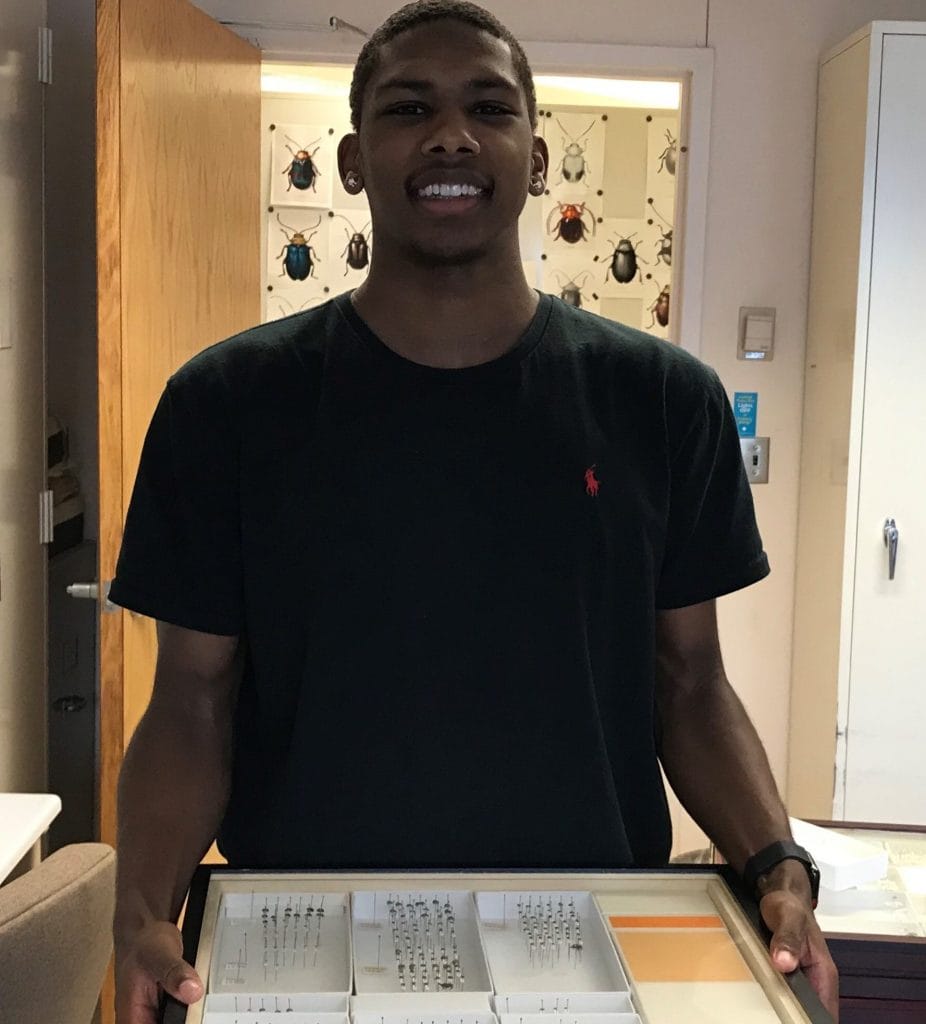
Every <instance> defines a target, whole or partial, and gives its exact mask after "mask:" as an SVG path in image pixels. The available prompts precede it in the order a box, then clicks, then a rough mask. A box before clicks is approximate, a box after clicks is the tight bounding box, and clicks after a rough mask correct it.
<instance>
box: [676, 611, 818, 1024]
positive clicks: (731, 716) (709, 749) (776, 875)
mask: <svg viewBox="0 0 926 1024" xmlns="http://www.w3.org/2000/svg"><path fill="white" fill-rule="evenodd" d="M656 714H657V719H658V723H659V730H660V734H659V740H660V742H659V746H660V759H661V761H662V765H663V768H664V769H665V772H666V776H667V777H668V779H669V782H670V783H671V784H672V788H673V789H674V790H675V792H676V794H677V795H678V797H679V799H680V800H681V802H682V804H683V805H684V806H685V809H686V810H687V811H688V812H689V814H691V816H692V817H693V818H694V819H695V821H697V822H698V824H699V825H700V826H701V827H702V828H703V829H704V830H705V832H707V834H708V835H709V836H710V837H711V839H713V841H714V842H715V843H716V844H717V846H718V848H719V849H720V850H721V852H722V853H723V854H724V856H725V857H726V859H727V860H728V861H729V862H730V864H731V865H732V866H733V867H734V868H735V869H736V870H737V871H739V872H742V870H743V867H744V865H745V863H746V861H747V860H748V859H749V858H750V857H751V856H752V855H753V854H754V853H757V852H758V851H759V850H761V849H763V848H764V847H766V846H768V845H769V844H770V843H774V842H776V841H778V840H782V839H790V838H791V829H790V826H789V824H788V815H787V812H786V810H785V808H784V805H783V804H782V802H781V797H780V796H779V795H778V789H777V787H776V785H775V780H774V778H773V777H772V772H771V768H770V767H769V763H768V757H767V756H766V754H765V750H764V749H763V747H762V742H761V740H760V739H759V736H758V734H757V733H756V730H755V728H754V726H753V724H752V722H751V721H750V720H749V717H748V715H747V714H746V711H745V709H744V708H743V705H742V703H741V702H740V699H739V698H738V697H737V695H736V693H734V691H733V688H732V687H731V686H730V683H729V681H728V680H727V677H726V673H725V672H724V668H723V659H722V657H721V654H720V642H719V639H718V636H717V615H716V607H715V603H714V602H713V601H706V602H704V603H703V604H697V605H692V606H691V607H688V608H678V609H673V610H671V611H661V612H659V613H658V614H657V619H656ZM759 887H760V891H761V892H762V893H763V896H762V901H761V904H760V908H761V911H762V915H763V917H764V918H765V921H766V923H767V924H768V926H769V928H770V929H771V930H772V933H773V937H772V943H771V952H772V959H773V962H774V963H775V965H776V967H778V968H779V969H780V970H782V971H791V970H794V969H795V968H796V967H797V966H798V965H800V966H801V967H803V968H804V970H805V971H806V973H807V975H808V977H809V978H810V981H811V982H812V984H813V986H814V988H815V989H816V990H817V993H818V994H819V996H820V998H821V1001H822V1002H823V1004H824V1005H825V1006H826V1008H827V1009H828V1010H829V1012H830V1013H831V1014H832V1015H833V1016H834V1017H836V1016H837V1014H838V996H837V983H838V979H837V975H836V968H835V966H834V964H833V961H832V959H831V958H830V955H829V952H828V950H827V948H826V943H825V942H824V940H823V936H822V934H821V933H820V929H819V927H818V926H817V923H816V920H815V919H814V916H813V910H812V908H811V900H810V883H809V881H808V878H807V873H806V871H805V869H804V866H803V865H802V864H801V863H799V862H798V861H794V860H785V861H782V862H781V863H780V864H779V865H777V866H776V867H775V868H773V869H772V870H771V871H770V872H769V873H768V874H767V875H765V876H763V877H762V878H761V879H760V880H759Z"/></svg>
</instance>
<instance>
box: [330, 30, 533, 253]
mask: <svg viewBox="0 0 926 1024" xmlns="http://www.w3.org/2000/svg"><path fill="white" fill-rule="evenodd" d="M350 138H351V137H350V136H348V139H347V140H345V143H348V145H347V147H346V148H344V146H342V161H341V164H342V172H343V171H344V170H345V169H346V166H354V167H358V164H359V169H360V171H361V173H362V174H363V180H364V183H365V186H366V191H367V194H368V198H369V201H370V209H371V211H372V214H373V230H374V233H375V236H376V239H377V241H378V243H379V244H380V246H382V245H383V244H384V243H385V242H387V241H388V242H389V243H391V244H393V245H395V246H396V247H398V248H399V249H401V250H403V251H404V252H406V253H407V254H408V255H409V256H410V257H411V258H413V259H415V260H416V261H419V262H421V263H423V264H426V265H434V264H443V265H447V266H452V265H459V264H465V263H468V262H471V261H472V260H474V259H478V258H480V257H481V256H483V255H485V254H487V253H490V252H492V251H493V249H494V248H496V247H498V246H499V245H506V244H507V245H510V244H511V242H512V239H515V240H516V238H517V222H518V216H519V214H520V212H521V209H522V208H523V206H524V202H525V199H526V196H527V188H528V184H529V181H530V176H531V172H532V170H533V171H534V173H537V172H538V171H540V172H543V171H544V170H545V167H546V148H545V146H544V143H543V141H542V140H537V139H534V136H533V130H532V126H531V123H530V120H529V116H528V112H527V103H526V99H525V97H524V94H523V91H522V89H521V87H520V84H519V82H518V79H517V77H516V75H515V71H514V68H513V65H512V59H511V51H510V50H509V48H508V45H507V44H506V43H504V42H502V41H501V40H499V39H495V38H494V37H493V36H491V35H489V34H487V33H485V32H482V31H479V30H477V29H474V28H472V27H471V26H468V25H465V24H461V23H460V22H456V21H452V20H444V21H438V22H433V23H430V24H426V25H420V26H418V27H416V28H414V29H411V30H409V31H408V32H404V33H402V34H401V35H399V36H397V37H396V38H395V39H393V40H392V41H391V42H389V43H388V44H387V45H386V46H385V47H384V48H383V51H382V53H381V55H380V63H379V68H378V70H377V71H376V72H375V74H374V75H373V76H372V78H371V80H370V82H369V84H368V86H367V90H366V93H365V95H364V98H363V113H362V119H361V127H360V132H359V141H356V142H355V143H354V145H357V146H359V153H358V154H356V156H355V157H354V159H355V160H356V161H357V163H350V157H351V146H350V144H349V140H350ZM345 157H346V158H347V159H345ZM448 192H449V193H450V194H449V195H447V194H446V193H448ZM435 193H437V194H435Z"/></svg>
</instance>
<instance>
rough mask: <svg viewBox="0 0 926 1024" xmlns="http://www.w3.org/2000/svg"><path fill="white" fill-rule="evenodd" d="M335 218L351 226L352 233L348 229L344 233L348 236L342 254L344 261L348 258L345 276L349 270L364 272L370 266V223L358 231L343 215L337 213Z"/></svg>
mask: <svg viewBox="0 0 926 1024" xmlns="http://www.w3.org/2000/svg"><path fill="white" fill-rule="evenodd" d="M335 216H336V217H340V218H341V220H346V221H347V223H348V224H349V225H350V231H348V230H347V228H345V229H344V233H345V234H346V235H347V245H346V246H345V247H344V252H342V253H341V258H342V259H343V258H344V256H347V265H346V266H345V268H344V276H345V277H347V272H348V271H349V270H363V268H364V267H366V266H369V263H370V239H369V237H368V235H367V232H368V231H369V229H370V222H369V221H367V223H366V225H365V226H364V228H363V230H362V231H358V230H357V229H356V228H355V227H354V225H353V224H351V222H350V221H349V220H347V218H346V217H345V216H344V214H343V213H336V214H335Z"/></svg>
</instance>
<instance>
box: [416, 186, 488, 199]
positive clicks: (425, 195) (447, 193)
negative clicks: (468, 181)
mask: <svg viewBox="0 0 926 1024" xmlns="http://www.w3.org/2000/svg"><path fill="white" fill-rule="evenodd" d="M482 191H483V190H482V189H481V188H478V187H477V186H475V185H425V187H424V188H420V189H418V195H419V197H420V198H422V199H431V198H435V197H439V198H441V199H456V198H458V197H459V196H481V195H482Z"/></svg>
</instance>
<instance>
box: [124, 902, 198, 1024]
mask: <svg viewBox="0 0 926 1024" xmlns="http://www.w3.org/2000/svg"><path fill="white" fill-rule="evenodd" d="M203 991H204V986H203V983H202V981H201V980H200V977H199V975H198V974H197V973H196V971H194V970H193V968H192V967H191V966H190V965H189V964H188V963H187V962H186V961H185V960H184V959H183V940H182V938H181V936H180V931H179V930H178V929H177V928H176V927H175V926H174V925H172V924H171V923H170V922H169V921H154V922H152V923H151V924H147V925H145V926H144V927H143V928H142V929H141V930H140V931H138V932H136V933H135V934H134V935H133V936H132V937H131V938H129V939H126V938H124V937H123V938H120V939H117V941H116V1024H157V1021H158V1004H159V1002H160V998H161V992H166V993H167V994H168V995H171V996H173V997H174V999H179V1000H180V1002H181V1003H186V1004H187V1005H189V1004H190V1003H195V1002H196V1001H197V1000H199V999H201V998H202V996H203Z"/></svg>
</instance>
